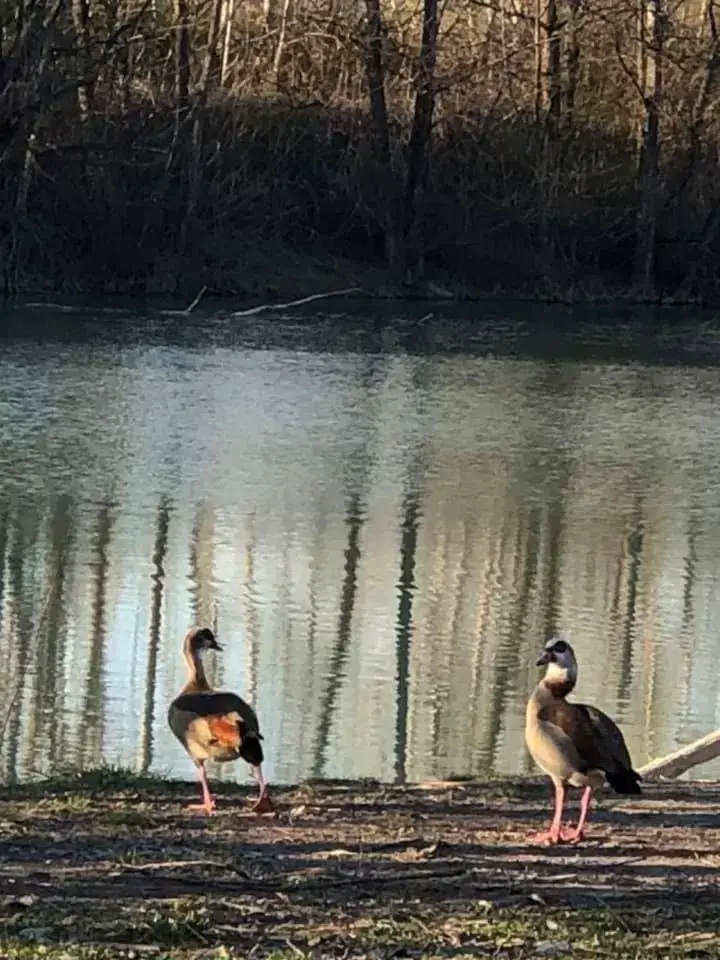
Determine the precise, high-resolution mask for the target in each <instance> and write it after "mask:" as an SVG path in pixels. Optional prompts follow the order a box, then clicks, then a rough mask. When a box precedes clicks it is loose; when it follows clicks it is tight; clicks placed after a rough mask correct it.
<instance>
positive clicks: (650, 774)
mask: <svg viewBox="0 0 720 960" xmlns="http://www.w3.org/2000/svg"><path fill="white" fill-rule="evenodd" d="M716 757H720V730H715V731H714V732H713V733H708V734H707V735H706V736H704V737H701V738H700V739H699V740H695V741H694V742H693V743H689V744H688V745H687V746H685V747H680V749H679V750H674V751H673V752H672V753H669V754H668V755H667V756H665V757H658V758H657V759H656V760H650V761H649V763H646V764H645V766H643V767H640V768H639V769H638V773H639V774H640V776H641V777H642V778H643V780H654V779H656V778H659V777H662V778H663V779H667V780H672V779H673V778H675V777H679V776H680V775H681V774H683V773H685V772H686V771H687V770H690V769H692V768H693V767H697V766H699V764H701V763H708V762H709V761H710V760H714V759H715V758H716Z"/></svg>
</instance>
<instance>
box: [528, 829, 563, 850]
mask: <svg viewBox="0 0 720 960" xmlns="http://www.w3.org/2000/svg"><path fill="white" fill-rule="evenodd" d="M561 836H562V833H560V834H556V833H554V832H553V831H552V830H542V831H541V832H540V833H531V834H530V836H529V837H528V840H529V842H530V843H534V844H537V845H538V846H541V847H554V846H555V845H556V844H558V843H562V839H561Z"/></svg>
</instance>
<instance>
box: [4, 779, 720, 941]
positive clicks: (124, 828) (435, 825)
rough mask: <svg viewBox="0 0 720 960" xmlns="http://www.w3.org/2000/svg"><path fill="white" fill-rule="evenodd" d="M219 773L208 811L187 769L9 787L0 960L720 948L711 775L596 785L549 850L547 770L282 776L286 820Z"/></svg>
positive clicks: (716, 806)
mask: <svg viewBox="0 0 720 960" xmlns="http://www.w3.org/2000/svg"><path fill="white" fill-rule="evenodd" d="M215 786H216V793H217V799H218V813H217V815H216V816H214V817H211V818H207V817H204V816H202V815H198V814H195V813H188V812H187V811H186V810H185V809H184V806H183V805H184V804H186V803H188V802H194V801H195V800H196V799H197V797H196V793H197V786H196V784H194V783H192V782H190V781H176V780H173V781H164V780H161V779H157V778H142V777H134V776H132V775H131V774H126V773H124V772H122V771H108V770H101V771H95V772H90V773H88V774H85V775H84V776H81V777H70V778H66V779H57V780H49V781H45V782H38V783H33V784H18V785H13V786H10V787H1V788H0V853H1V856H0V891H3V892H2V894H0V956H2V957H3V958H5V957H7V958H13V960H14V958H23V960H24V958H26V957H30V956H38V955H39V951H41V952H42V955H43V956H45V957H47V958H50V960H60V958H61V957H62V958H75V957H77V958H80V957H83V958H86V960H100V958H115V957H133V956H134V957H139V956H143V957H144V956H151V957H173V958H186V957H193V958H200V957H203V958H210V957H217V958H220V957H223V958H226V960H227V958H232V957H238V958H239V957H246V956H248V955H250V954H252V956H253V957H262V958H265V957H267V958H273V960H290V958H291V957H294V958H295V960H298V958H310V957H313V958H314V957H318V958H320V957H322V958H325V957H327V958H338V960H340V958H347V957H349V956H352V957H368V958H377V957H391V956H393V957H399V956H404V957H428V958H430V957H438V958H439V957H443V958H446V957H449V956H452V957H461V956H495V957H497V956H501V957H504V958H515V960H520V958H526V957H527V958H529V957H536V956H558V957H560V956H613V957H614V958H615V960H630V958H631V957H632V958H635V957H637V956H638V955H639V954H640V953H641V952H643V953H647V954H648V955H649V956H657V957H675V956H688V950H691V951H693V956H717V955H720V934H718V932H717V931H718V928H719V927H720V902H718V898H717V895H716V891H717V880H716V878H717V870H718V866H720V854H718V848H719V846H720V844H719V841H720V783H718V782H712V783H710V782H692V781H691V782H670V783H654V782H648V783H646V784H643V790H644V796H642V797H639V798H637V799H635V798H633V799H632V800H629V799H627V798H619V797H613V796H611V795H610V793H609V792H608V791H602V792H601V794H600V795H599V802H598V805H597V809H596V810H594V812H593V815H592V817H591V820H590V823H589V831H588V838H587V841H586V842H585V843H584V844H582V845H580V846H578V847H558V848H555V849H547V848H539V847H536V846H533V845H532V844H530V843H529V842H528V833H529V832H530V831H534V830H537V829H540V828H542V827H544V826H545V824H546V821H547V819H548V816H549V790H548V785H547V782H545V780H544V778H533V779H525V778H522V779H521V778H511V779H507V778H504V779H497V780H488V781H469V780H453V781H443V782H429V783H423V784H415V785H408V786H403V787H397V786H390V785H386V784H376V783H368V782H358V783H349V782H345V781H344V782H327V783H304V784H299V785H296V786H282V787H272V788H271V789H272V795H273V798H274V800H275V804H276V807H277V815H275V816H257V815H254V814H252V813H251V812H250V806H251V803H252V800H253V798H254V786H253V785H248V786H247V787H246V786H236V785H234V784H217V785H215ZM576 809H577V798H576V797H573V799H572V807H571V814H570V815H571V816H574V815H576ZM698 951H699V952H698Z"/></svg>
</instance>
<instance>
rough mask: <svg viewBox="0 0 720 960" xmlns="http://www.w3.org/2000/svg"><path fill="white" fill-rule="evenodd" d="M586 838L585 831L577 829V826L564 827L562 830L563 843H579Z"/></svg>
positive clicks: (561, 839) (561, 838)
mask: <svg viewBox="0 0 720 960" xmlns="http://www.w3.org/2000/svg"><path fill="white" fill-rule="evenodd" d="M584 839H585V831H584V830H577V829H575V828H572V829H570V828H569V827H567V828H566V827H563V829H562V830H561V831H560V841H561V842H562V843H570V844H573V845H575V844H578V843H582V841H583V840H584Z"/></svg>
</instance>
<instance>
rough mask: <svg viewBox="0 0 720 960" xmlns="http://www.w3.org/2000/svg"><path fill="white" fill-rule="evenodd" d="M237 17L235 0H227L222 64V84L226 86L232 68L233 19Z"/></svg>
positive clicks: (224, 10) (224, 13) (224, 14)
mask: <svg viewBox="0 0 720 960" xmlns="http://www.w3.org/2000/svg"><path fill="white" fill-rule="evenodd" d="M234 17H235V0H225V6H224V9H223V18H224V22H223V47H222V66H221V67H220V85H221V86H223V87H224V86H225V84H226V82H227V75H228V70H229V68H230V41H231V40H232V28H233V19H234Z"/></svg>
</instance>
